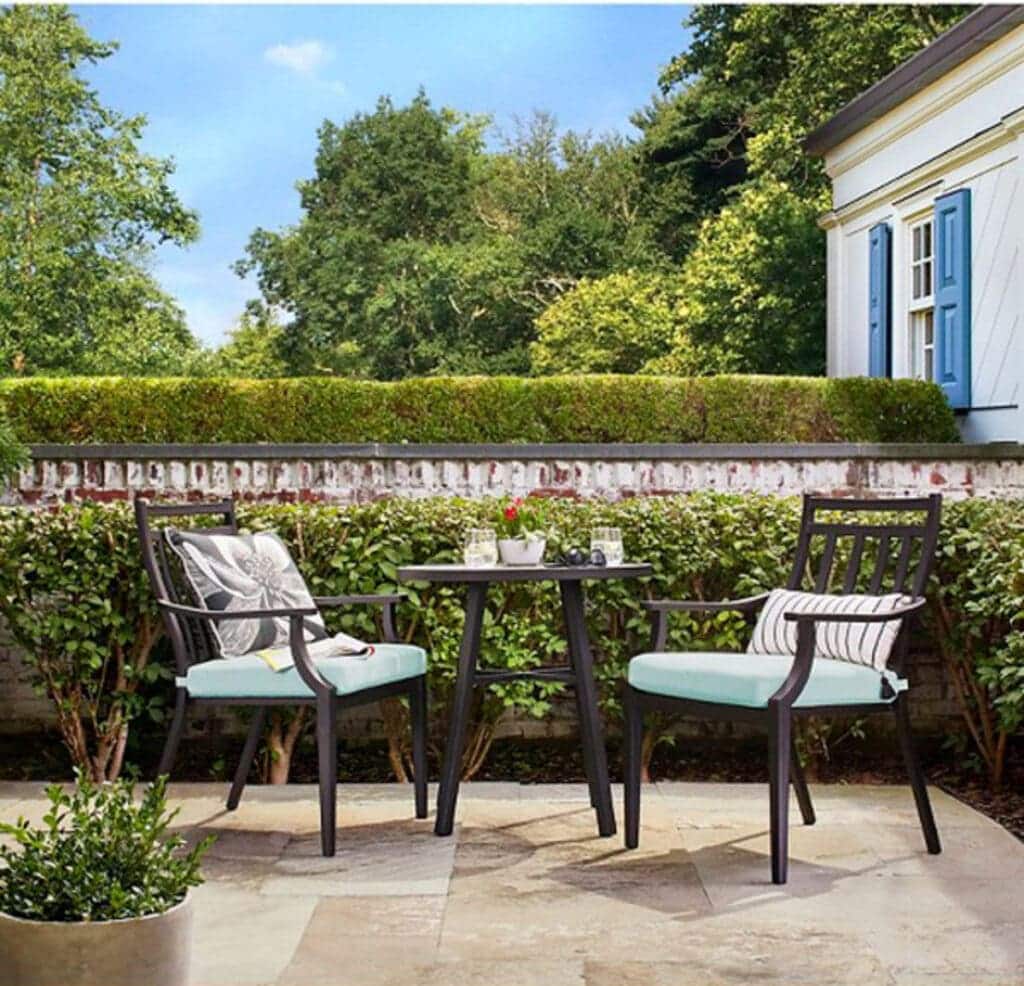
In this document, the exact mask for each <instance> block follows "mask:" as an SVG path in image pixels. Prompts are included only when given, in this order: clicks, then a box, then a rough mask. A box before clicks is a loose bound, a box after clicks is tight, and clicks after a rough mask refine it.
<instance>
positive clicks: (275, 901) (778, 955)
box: [0, 783, 1024, 986]
mask: <svg viewBox="0 0 1024 986" xmlns="http://www.w3.org/2000/svg"><path fill="white" fill-rule="evenodd" d="M39 789H40V785H37V784H21V783H17V784H15V783H5V784H0V817H3V818H4V819H13V818H15V817H17V816H18V815H19V814H21V815H26V816H28V817H30V818H36V819H38V817H40V816H41V814H42V811H43V800H42V798H41V797H40V796H39ZM171 793H172V799H173V800H174V802H175V803H176V804H180V805H181V808H182V811H181V814H180V816H179V818H178V825H179V827H181V828H182V829H183V830H185V831H187V833H188V835H189V838H198V837H199V836H200V835H202V834H206V833H208V832H213V833H216V834H217V836H218V838H217V843H216V844H215V846H214V847H213V849H212V850H211V851H210V853H209V855H208V856H207V858H206V863H205V865H204V872H205V874H206V878H207V882H206V883H205V884H204V885H203V886H202V887H200V888H199V889H198V890H196V891H195V892H194V899H195V955H194V963H193V983H194V986H225V984H231V986H236V984H238V986H270V984H275V986H327V984H331V986H343V984H344V986H350V984H351V986H364V984H365V986H378V984H391V983H395V984H397V983H401V984H408V986H427V984H429V986H441V984H445V986H447V984H452V986H542V984H543V986H575V984H586V986H641V984H643V986H690V984H700V986H719V984H725V983H758V984H767V983H815V984H823V986H824V984H846V983H851V984H852V983H855V984H857V986H875V984H879V986H881V984H885V986H910V984H918V983H920V984H928V986H946V984H966V986H996V984H998V986H1010V984H1024V934H1022V919H1024V844H1022V843H1020V842H1019V841H1017V840H1016V839H1015V838H1013V836H1011V835H1010V834H1009V833H1007V832H1006V831H1005V830H1003V829H1002V828H1000V827H999V826H998V825H997V824H995V823H994V822H992V821H989V820H988V819H987V818H985V817H983V816H982V815H980V814H978V813H977V812H975V811H973V810H972V809H970V808H968V807H966V806H965V805H963V804H961V803H960V802H958V801H956V800H955V799H953V798H951V797H949V796H948V795H945V794H943V793H941V792H939V791H934V790H933V792H932V796H933V799H934V806H935V812H936V816H937V820H938V825H939V831H940V834H941V836H942V839H943V844H944V852H943V854H942V855H941V856H937V857H935V856H928V855H927V854H926V853H925V851H924V846H923V842H922V839H921V834H920V831H919V829H918V826H917V818H916V815H915V813H914V807H913V800H912V798H911V795H910V791H909V789H907V788H902V787H867V786H854V785H851V786H842V787H840V786H823V787H817V788H812V795H813V797H814V801H815V807H816V809H817V812H818V823H817V824H816V825H814V826H813V827H804V826H802V825H801V824H800V822H799V817H798V816H797V815H796V812H795V806H794V815H793V821H792V826H793V827H792V834H791V864H790V877H789V883H788V885H787V886H785V887H774V886H772V884H771V883H770V880H769V871H768V855H767V854H768V837H767V831H766V824H767V812H768V795H767V789H766V787H764V786H762V785H728V784H676V783H660V784H654V785H650V786H649V787H647V788H646V789H645V792H644V805H643V812H644V814H643V824H642V830H641V845H640V849H638V850H636V851H633V852H626V851H624V850H623V848H622V843H621V838H620V837H618V836H616V837H615V838H612V839H600V838H598V837H597V835H596V830H595V824H594V817H593V813H592V812H591V810H590V808H589V805H588V803H587V793H586V789H585V787H583V786H582V785H536V786H520V785H517V784H467V785H464V786H463V790H462V796H461V798H460V805H459V824H458V827H457V829H456V833H455V835H454V837H452V838H449V839H439V838H437V837H435V836H434V835H433V832H432V821H416V820H414V819H413V818H412V815H413V811H412V790H411V788H410V787H407V786H399V785H343V786H342V787H341V788H340V792H339V812H338V815H339V829H340V830H339V833H338V854H337V856H336V857H335V858H334V859H324V858H323V857H321V856H320V852H319V837H318V835H317V831H318V829H317V806H316V791H315V788H313V787H309V786H304V785H295V786H288V787H275V788H267V787H264V788H259V787H250V788H249V789H247V790H246V792H245V796H244V798H243V801H242V805H241V807H240V808H239V809H238V811H236V812H227V811H225V810H224V806H223V799H224V797H225V796H226V794H227V786H226V785H220V784H183V785H172V792H171ZM434 797H435V792H434V791H433V790H432V791H431V800H432V802H433V798H434ZM615 797H616V810H617V811H619V812H620V813H621V803H622V802H621V789H616V791H615ZM619 822H620V825H621V817H620V819H619Z"/></svg>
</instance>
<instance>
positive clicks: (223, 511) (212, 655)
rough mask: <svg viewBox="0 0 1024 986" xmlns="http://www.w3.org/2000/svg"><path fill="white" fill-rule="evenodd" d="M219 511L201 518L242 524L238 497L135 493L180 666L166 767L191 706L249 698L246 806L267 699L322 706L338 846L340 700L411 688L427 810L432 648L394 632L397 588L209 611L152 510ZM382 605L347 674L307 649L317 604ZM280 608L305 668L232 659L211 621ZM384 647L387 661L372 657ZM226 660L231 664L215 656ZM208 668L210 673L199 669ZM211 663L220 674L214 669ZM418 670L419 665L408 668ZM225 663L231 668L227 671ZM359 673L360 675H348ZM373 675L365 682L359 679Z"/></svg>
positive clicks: (323, 808)
mask: <svg viewBox="0 0 1024 986" xmlns="http://www.w3.org/2000/svg"><path fill="white" fill-rule="evenodd" d="M211 515H212V516H219V517H220V518H221V523H220V524H219V525H217V526H207V527H202V528H197V529H196V530H201V532H202V533H204V534H237V533H238V524H237V522H236V518H235V506H234V502H233V501H231V500H223V501H220V502H217V503H195V504H167V505H159V506H158V505H153V504H150V503H149V502H147V501H146V500H144V499H142V498H136V500H135V517H136V522H137V524H138V532H139V540H140V542H141V545H142V556H143V562H144V564H145V566H146V572H147V573H148V575H149V579H150V583H151V585H152V587H153V593H154V595H155V597H156V601H157V605H158V606H159V607H160V610H161V612H162V614H163V619H164V626H165V628H166V630H167V635H168V637H169V638H170V641H171V646H172V647H173V650H174V660H175V665H176V668H177V678H176V694H175V705H174V716H173V718H172V720H171V727H170V732H169V734H168V736H167V741H166V744H165V746H164V750H163V755H162V756H161V758H160V766H159V768H158V773H159V774H169V773H170V770H171V767H172V765H173V763H174V759H175V756H176V754H177V751H178V745H179V743H180V741H181V736H182V732H183V731H184V726H185V718H186V715H187V714H188V711H189V709H190V708H192V707H193V706H200V705H211V704H215V705H242V706H253V707H254V708H255V710H256V712H255V715H254V716H253V719H252V723H251V724H250V726H249V733H248V736H247V737H246V740H245V746H244V747H243V750H242V758H241V760H240V761H239V763H238V768H237V770H236V771H235V777H234V781H233V783H232V785H231V792H230V794H229V795H228V800H227V807H228V810H234V809H235V808H236V807H237V806H238V802H239V799H240V798H241V796H242V790H243V789H244V787H245V782H246V778H247V777H248V775H249V770H250V767H251V766H252V762H253V759H254V757H255V756H256V751H257V747H258V746H259V741H260V737H261V736H262V733H263V725H264V719H265V716H266V709H267V708H268V707H269V706H273V705H290V706H294V705H312V706H314V707H315V709H316V743H317V755H318V761H319V771H318V772H319V786H320V840H321V847H322V849H323V854H324V855H325V856H333V855H334V852H335V832H336V822H335V808H336V791H337V714H338V711H339V710H340V709H345V708H349V707H352V706H357V705H366V704H367V703H370V702H375V701H377V700H379V699H382V698H387V697H390V696H406V697H408V699H409V706H410V710H411V718H412V756H413V771H414V775H415V776H414V789H415V802H416V817H417V818H426V817H427V770H426V749H427V746H426V744H427V679H426V657H425V655H424V653H423V651H422V649H421V648H418V647H412V646H411V645H407V644H401V643H400V642H399V641H398V636H397V634H396V632H395V604H396V603H397V602H398V601H399V600H400V599H401V598H402V597H401V596H398V595H371V596H326V597H319V598H317V597H314V598H313V602H314V604H315V605H314V607H312V608H302V609H260V610H245V611H230V610H225V611H210V610H207V609H201V608H199V607H197V606H195V605H193V604H194V602H195V601H196V600H195V599H194V598H193V596H192V594H191V593H190V591H189V590H188V589H187V588H186V586H185V583H184V581H183V578H182V573H181V569H180V562H179V561H178V560H177V559H176V558H174V557H173V554H174V553H173V552H172V551H171V550H170V549H169V548H168V546H167V544H166V542H165V539H164V537H163V535H162V532H161V530H160V529H159V528H156V527H154V526H153V524H152V520H153V519H154V518H171V517H173V518H179V517H192V518H194V517H201V516H211ZM360 604H367V605H377V606H381V607H382V609H383V620H382V623H383V630H384V643H383V644H380V645H377V647H376V649H375V654H374V656H373V657H372V658H370V659H369V660H368V661H366V662H364V663H363V664H359V665H357V664H355V663H348V664H347V663H346V660H345V659H343V660H340V661H333V662H331V666H332V668H333V669H334V670H335V672H337V671H338V670H339V669H340V670H348V669H355V671H357V672H358V673H357V674H355V675H354V676H353V674H352V673H351V671H349V672H348V677H342V676H340V675H339V674H338V673H333V674H331V673H328V672H327V670H326V668H327V664H328V662H323V663H321V664H319V665H318V662H316V661H314V660H313V659H312V658H311V657H310V655H309V651H308V649H307V645H306V640H305V632H304V623H303V621H304V618H306V617H310V616H313V615H315V614H317V613H318V609H317V608H316V607H324V608H327V607H331V608H334V607H339V606H349V605H360ZM265 617H276V618H281V619H287V620H288V622H289V644H290V647H291V652H292V657H293V659H294V662H295V666H294V671H296V672H297V674H294V675H291V674H285V675H282V674H279V673H278V672H275V671H272V670H271V669H270V668H269V666H267V665H266V664H265V663H263V662H262V661H261V660H260V659H259V658H256V659H255V660H253V661H248V660H247V659H246V658H230V659H224V658H222V657H220V655H219V653H218V652H217V644H216V640H215V638H214V637H213V635H212V634H211V633H210V632H209V629H210V627H211V626H212V625H213V624H214V623H216V622H217V621H223V620H237V619H254V618H255V619H258V618H265ZM378 653H379V655H380V663H379V664H377V665H375V663H374V662H376V661H377V659H378ZM212 661H217V662H223V667H220V666H219V665H216V666H215V665H212V664H211V663H210V662H212ZM198 669H202V672H203V673H200V674H197V670H198ZM210 669H214V670H216V671H217V672H218V673H217V674H216V675H210V674H209V673H208V672H209V671H210ZM410 671H412V672H415V673H409V672H410ZM221 672H223V673H221ZM352 678H354V681H350V680H349V679H352ZM357 685H365V687H355V686H357Z"/></svg>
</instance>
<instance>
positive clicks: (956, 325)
mask: <svg viewBox="0 0 1024 986" xmlns="http://www.w3.org/2000/svg"><path fill="white" fill-rule="evenodd" d="M935 379H936V382H937V383H938V384H939V386H940V387H942V389H943V390H944V391H945V392H946V397H947V398H948V399H949V403H950V404H951V405H952V406H953V407H956V408H968V407H970V406H971V191H970V189H968V188H961V189H959V190H958V191H956V192H950V194H949V195H943V196H942V197H941V198H938V199H936V200H935Z"/></svg>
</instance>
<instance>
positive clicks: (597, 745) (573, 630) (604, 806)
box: [559, 581, 615, 836]
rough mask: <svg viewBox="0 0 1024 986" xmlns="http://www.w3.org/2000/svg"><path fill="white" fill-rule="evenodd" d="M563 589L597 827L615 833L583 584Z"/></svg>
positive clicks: (566, 585) (569, 584)
mask: <svg viewBox="0 0 1024 986" xmlns="http://www.w3.org/2000/svg"><path fill="white" fill-rule="evenodd" d="M559 586H560V588H561V592H562V613H563V614H564V616H565V630H566V633H567V634H568V637H569V656H570V658H571V659H572V665H573V671H574V672H575V677H576V701H577V708H578V709H579V710H580V733H581V735H582V740H583V753H584V762H586V760H587V759H588V754H589V760H590V763H591V771H592V773H593V782H592V785H591V792H592V795H593V796H595V800H596V802H597V804H596V805H595V808H596V810H597V831H598V833H599V834H600V835H603V836H609V835H615V812H614V810H613V809H612V792H611V785H610V783H609V781H608V757H607V753H606V752H605V748H604V733H603V730H602V728H601V714H600V712H599V711H598V708H597V686H596V685H595V684H594V659H593V656H592V655H591V653H590V643H589V641H588V640H587V624H586V620H585V614H584V610H583V587H582V585H581V584H580V583H579V582H569V581H566V582H561V583H559Z"/></svg>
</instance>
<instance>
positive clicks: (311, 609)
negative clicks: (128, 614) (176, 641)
mask: <svg viewBox="0 0 1024 986" xmlns="http://www.w3.org/2000/svg"><path fill="white" fill-rule="evenodd" d="M156 604H157V606H159V607H160V609H162V610H165V611H166V612H169V613H175V614H176V615H178V616H188V617H191V618H193V619H199V620H209V621H210V622H211V623H221V622H223V621H225V620H256V619H265V618H267V617H275V618H280V619H285V620H287V619H290V618H291V617H293V616H294V617H303V616H316V615H317V609H316V607H315V606H305V607H298V608H295V609H233V610H226V609H225V610H210V609H200V608H199V607H198V606H183V605H182V604H181V603H172V602H171V601H170V600H168V599H158V600H157V601H156Z"/></svg>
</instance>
